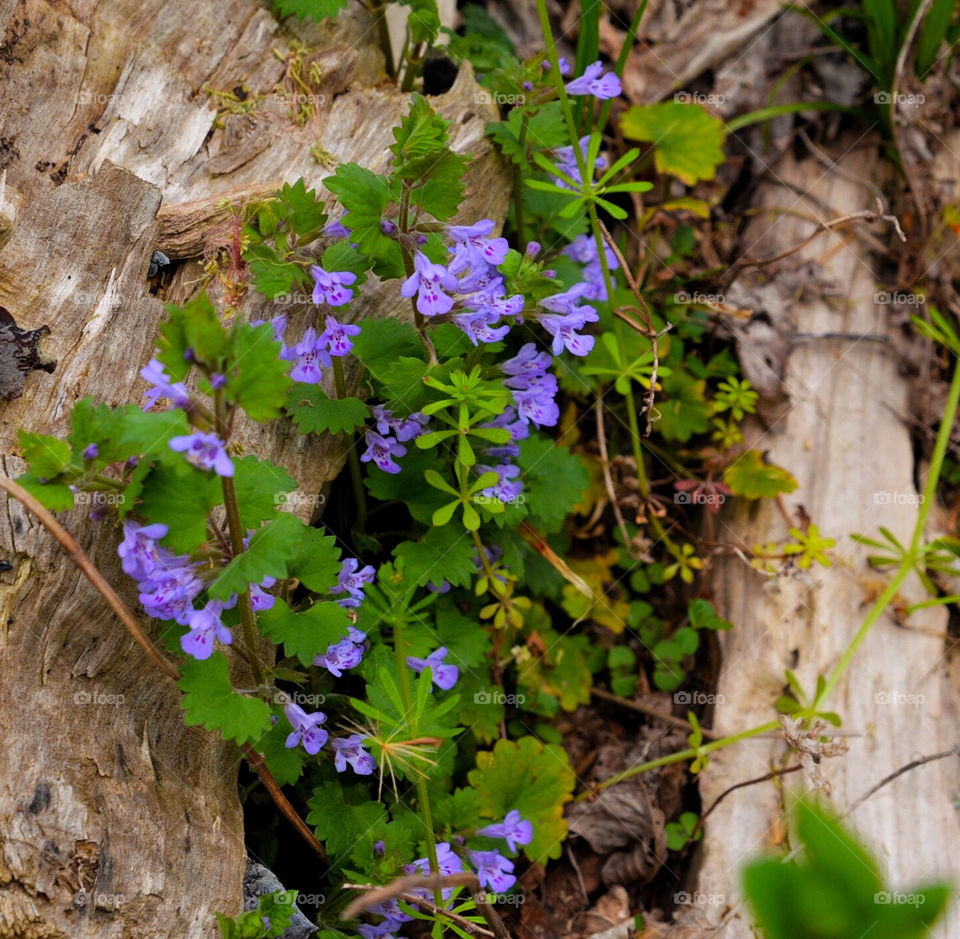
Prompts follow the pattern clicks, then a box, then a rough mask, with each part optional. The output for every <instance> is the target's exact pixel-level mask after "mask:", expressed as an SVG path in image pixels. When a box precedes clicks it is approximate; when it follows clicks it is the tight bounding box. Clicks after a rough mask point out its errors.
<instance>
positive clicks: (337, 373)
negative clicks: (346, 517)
mask: <svg viewBox="0 0 960 939" xmlns="http://www.w3.org/2000/svg"><path fill="white" fill-rule="evenodd" d="M333 380H334V382H335V384H336V387H337V397H338V398H340V399H341V400H342V399H343V398H346V397H347V383H346V381H345V379H344V376H343V362H341V361H340V357H339V356H334V357H333ZM350 438H351V439H350V449H349V450H347V462H348V463H349V464H350V479H351V481H352V482H353V496H354V498H355V499H356V500H357V528H359V530H360V531H361V532H364V531H366V528H367V494H366V492H364V489H363V477H362V475H361V473H360V458H359V456H357V447H356V434H351V435H350Z"/></svg>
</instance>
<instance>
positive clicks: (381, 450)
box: [360, 430, 407, 473]
mask: <svg viewBox="0 0 960 939" xmlns="http://www.w3.org/2000/svg"><path fill="white" fill-rule="evenodd" d="M364 439H365V440H366V443H367V449H366V451H365V452H364V453H363V454H361V456H360V460H361V462H363V463H369V462H370V461H371V460H372V461H373V462H374V463H375V464H376V465H377V466H378V467H379V468H380V469H382V470H383V471H384V472H385V473H399V472H400V470H401V467H400V464H399V463H396V462H395V461H394V459H393V458H394V457H400V456H405V455H406V452H407V448H406V447H405V446H404V445H403V444H402V443H398V442H397V441H396V440H394V439H393V438H392V437H383V436H381V435H380V434H378V433H376V432H375V431H372V430H368V431H367V433H366V435H365V437H364Z"/></svg>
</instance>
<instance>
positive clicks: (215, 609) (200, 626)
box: [180, 600, 233, 660]
mask: <svg viewBox="0 0 960 939" xmlns="http://www.w3.org/2000/svg"><path fill="white" fill-rule="evenodd" d="M222 609H223V604H222V603H219V602H218V601H216V600H211V601H210V602H209V603H208V604H207V605H206V606H205V607H204V608H203V609H202V610H194V611H193V612H192V613H191V614H190V618H189V619H188V621H187V624H188V625H189V627H190V632H188V633H186V635H183V636H181V637H180V647H181V648H182V649H183V651H184V652H186V653H187V655H192V656H193V657H194V658H195V659H200V660H203V659H209V658H210V655H211V653H212V652H213V640H214V639H219V640H220V641H221V642H222V643H223V644H224V645H225V646H228V645H230V643H231V642H233V634H232V633H231V632H230V630H229V629H227V627H226V626H224V625H223V623H222V622H221V621H220V612H221V610H222Z"/></svg>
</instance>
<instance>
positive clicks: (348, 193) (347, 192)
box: [323, 163, 400, 257]
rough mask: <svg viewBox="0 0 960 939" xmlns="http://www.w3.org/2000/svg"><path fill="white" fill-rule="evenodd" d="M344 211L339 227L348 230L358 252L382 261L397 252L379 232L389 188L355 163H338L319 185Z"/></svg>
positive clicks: (384, 181) (382, 180)
mask: <svg viewBox="0 0 960 939" xmlns="http://www.w3.org/2000/svg"><path fill="white" fill-rule="evenodd" d="M323 184H324V186H326V187H327V189H329V190H330V191H331V192H332V193H333V194H334V195H335V196H337V198H338V199H339V200H340V204H341V205H342V206H343V208H344V210H345V214H344V216H343V218H341V219H340V221H341V222H343V224H344V225H345V226H346V227H347V228H349V229H350V241H351V242H352V243H353V244H355V245H356V246H357V249H358V250H359V251H362V252H363V253H364V254H369V255H371V256H372V257H384V256H386V255H387V254H390V253H391V252H394V253H396V254H397V255H399V252H400V249H399V248H398V247H397V245H396V244H395V243H394V242H393V241H392V240H391V239H390V238H388V237H387V236H386V235H385V234H384V233H383V231H382V230H381V228H380V219H381V218H383V213H384V210H385V209H386V207H387V204H388V203H389V202H390V201H391V198H392V195H391V192H390V187H389V186H388V185H387V182H386V180H385V179H383V177H381V176H378V175H377V174H376V173H372V172H371V171H370V170H368V169H364V167H362V166H358V165H357V164H356V163H341V164H340V166H338V167H337V171H336V173H334V174H333V175H332V176H328V177H327V178H326V179H325V180H324V181H323Z"/></svg>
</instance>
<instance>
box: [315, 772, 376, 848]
mask: <svg viewBox="0 0 960 939" xmlns="http://www.w3.org/2000/svg"><path fill="white" fill-rule="evenodd" d="M307 805H308V806H309V807H310V812H309V814H308V815H307V824H308V825H313V829H314V831H315V832H316V835H317V838H319V839H320V840H321V841H323V842H325V843H326V846H327V851H328V852H329V853H330V854H331V855H332V856H333V857H334V858H336V857H338V856H339V855H344V854H348V853H349V852H351V851H353V850H354V848H355V847H356V845H357V844H358V842H360V841H362V840H363V839H364V838H365V837H367V835H368V833H369V832H370V830H371V829H372V828H374V827H375V826H377V825H380V824H383V823H385V822H386V821H387V810H386V809H385V808H384V806H383V803H382V802H375V801H372V800H370V799H369V797H368V795H367V791H366V788H365V787H363V786H349V787H348V788H347V790H346V791H344V788H343V786H341V785H340V783H339V782H337V781H336V780H333V781H331V782H328V783H325V784H324V785H322V786H319V787H318V788H316V789H314V790H313V795H311V796H310V798H309V799H308V800H307Z"/></svg>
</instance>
